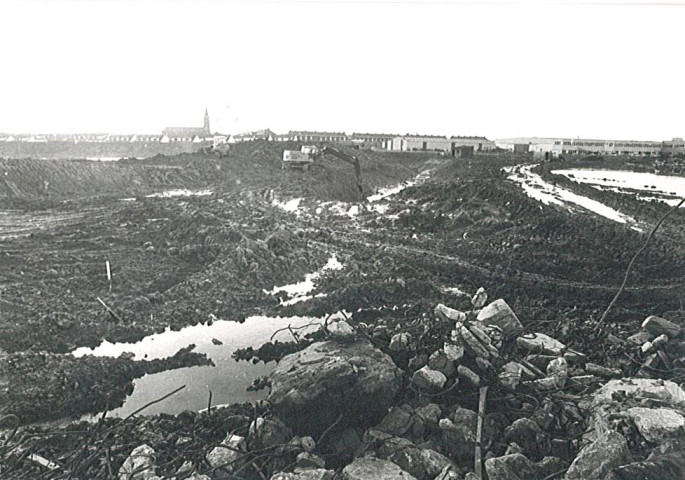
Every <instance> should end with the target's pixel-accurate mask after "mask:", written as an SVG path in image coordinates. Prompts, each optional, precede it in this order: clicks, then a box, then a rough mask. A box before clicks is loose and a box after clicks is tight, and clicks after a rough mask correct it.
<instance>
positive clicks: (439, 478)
mask: <svg viewBox="0 0 685 480" xmlns="http://www.w3.org/2000/svg"><path fill="white" fill-rule="evenodd" d="M433 480H461V475H459V473H458V472H457V469H456V468H455V467H453V466H452V465H445V468H443V469H442V470H441V471H440V473H438V474H437V475H436V476H435V478H434V479H433ZM466 480H468V474H467V479H466ZM476 480H480V479H476Z"/></svg>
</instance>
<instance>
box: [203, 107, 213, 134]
mask: <svg viewBox="0 0 685 480" xmlns="http://www.w3.org/2000/svg"><path fill="white" fill-rule="evenodd" d="M204 127H205V132H206V133H207V135H211V134H212V131H211V130H210V129H209V112H208V111H207V108H205V125H204Z"/></svg>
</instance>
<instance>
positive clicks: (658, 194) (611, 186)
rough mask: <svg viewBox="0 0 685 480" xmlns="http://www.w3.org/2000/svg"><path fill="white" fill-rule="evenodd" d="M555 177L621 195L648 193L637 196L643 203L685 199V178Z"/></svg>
mask: <svg viewBox="0 0 685 480" xmlns="http://www.w3.org/2000/svg"><path fill="white" fill-rule="evenodd" d="M552 173H553V174H555V175H563V176H565V177H567V178H569V179H570V180H573V181H574V182H578V183H587V184H590V185H596V186H598V187H601V188H602V189H604V190H610V191H614V192H619V193H629V194H635V193H636V191H639V192H648V193H649V195H648V196H645V195H642V194H638V195H637V198H638V199H641V200H658V201H661V202H664V203H668V204H670V205H675V204H677V203H678V199H679V198H682V197H685V177H674V176H669V175H656V174H654V173H646V172H629V171H625V170H586V169H569V170H552Z"/></svg>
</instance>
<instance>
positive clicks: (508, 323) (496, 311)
mask: <svg viewBox="0 0 685 480" xmlns="http://www.w3.org/2000/svg"><path fill="white" fill-rule="evenodd" d="M476 320H478V321H479V322H483V324H485V325H494V326H495V327H497V328H499V329H500V331H501V332H502V333H503V334H504V337H505V338H507V339H510V338H514V337H516V336H518V335H520V334H521V333H522V332H523V325H522V324H521V322H520V321H519V319H518V318H517V317H516V315H515V314H514V312H513V311H512V310H511V308H509V305H507V302H505V301H504V300H503V299H501V298H500V299H498V300H495V301H494V302H492V303H491V304H489V305H488V306H486V307H485V308H483V310H481V312H480V313H479V314H478V316H477V317H476Z"/></svg>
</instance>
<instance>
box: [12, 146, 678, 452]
mask: <svg viewBox="0 0 685 480" xmlns="http://www.w3.org/2000/svg"><path fill="white" fill-rule="evenodd" d="M293 146H295V145H293ZM293 146H290V145H288V146H285V148H290V147H293ZM295 147H296V146H295ZM283 148H284V146H283V145H274V144H269V143H267V142H254V143H245V144H241V145H238V146H237V148H236V149H235V150H234V152H233V153H232V156H231V157H230V158H228V159H218V158H215V157H211V156H206V155H203V154H201V153H198V154H186V155H182V156H178V157H164V156H158V157H155V158H152V159H148V160H144V161H125V162H117V163H108V164H103V163H98V164H93V163H85V162H68V161H59V162H58V163H57V161H55V162H49V163H46V162H38V161H31V160H22V161H12V160H6V161H3V162H2V163H1V164H0V167H1V170H4V172H7V173H6V174H5V175H4V177H3V178H4V184H3V182H1V181H0V198H1V199H2V200H1V201H2V202H3V205H7V206H8V208H5V209H3V210H2V212H0V227H1V228H2V229H1V230H0V330H1V331H2V335H0V351H4V352H6V355H9V357H8V358H10V359H13V361H12V362H7V363H6V364H5V365H6V366H5V369H4V370H5V371H0V381H1V380H3V378H2V377H4V381H5V382H6V384H7V392H8V394H6V395H5V396H6V397H7V399H6V400H5V402H6V404H5V407H4V412H5V413H15V414H18V415H19V417H20V420H21V422H22V423H26V422H31V421H36V420H46V419H50V418H55V417H62V416H64V415H76V414H80V413H85V412H93V413H97V412H100V411H102V409H103V406H106V407H108V408H113V407H114V406H116V405H117V404H118V403H121V401H122V399H123V398H122V392H126V391H127V390H128V389H130V385H131V381H132V380H133V379H134V378H136V377H139V376H141V375H143V374H144V373H146V372H149V371H158V370H159V369H161V368H174V367H177V366H181V365H183V364H185V365H189V364H192V363H193V362H195V363H199V362H202V361H203V359H202V358H196V357H193V356H192V355H189V354H188V353H187V352H182V353H181V357H182V358H183V360H182V361H180V362H176V364H174V362H169V364H167V365H166V366H160V365H155V366H151V365H139V364H140V363H143V362H134V361H132V360H130V359H127V358H120V359H107V360H106V361H104V360H102V359H97V360H96V359H94V358H93V357H83V358H80V359H73V357H71V356H70V355H68V354H67V353H68V352H69V351H71V350H73V349H75V348H76V347H80V346H95V345H97V344H98V343H99V342H100V341H101V340H102V339H107V340H109V341H112V342H115V341H135V340H138V339H140V338H142V337H144V336H146V335H148V334H151V333H154V332H160V331H162V330H164V329H165V328H166V327H167V326H171V328H173V329H180V328H181V327H183V326H187V325H193V324H196V323H198V322H207V321H211V320H212V319H217V318H220V319H225V320H235V321H241V320H242V319H244V318H245V317H247V316H250V315H254V314H267V315H281V316H285V315H295V314H297V315H312V316H319V317H320V316H324V315H327V314H331V313H334V312H337V311H340V310H344V311H346V312H354V313H353V315H352V317H353V320H355V321H362V322H365V323H367V324H373V323H374V322H378V321H382V322H384V324H387V325H391V326H392V325H397V324H404V323H407V322H411V321H413V320H415V319H416V318H417V315H418V314H419V313H420V312H425V311H431V310H432V308H433V307H434V306H435V305H436V304H437V303H445V304H447V305H450V306H452V307H454V308H457V309H460V308H461V309H468V308H469V305H470V304H469V297H468V296H467V295H461V294H459V293H454V290H449V288H454V287H456V288H458V289H459V290H461V291H463V292H467V293H468V294H473V293H474V292H475V291H476V290H477V289H478V288H479V287H485V288H486V290H487V291H488V292H490V297H491V298H504V299H506V300H507V302H508V303H509V304H510V305H511V306H512V308H513V309H514V311H516V312H517V314H518V316H519V318H520V319H521V321H522V322H523V325H524V326H525V328H526V330H528V331H533V330H535V331H542V332H545V333H548V334H550V335H553V336H555V337H556V338H558V339H559V340H561V341H562V342H564V343H566V344H567V345H568V346H569V347H571V348H574V349H576V350H579V351H583V352H586V353H587V354H588V355H589V357H590V359H591V360H593V361H595V362H596V363H600V364H602V365H606V366H614V367H619V368H622V369H623V370H624V371H625V373H626V374H630V373H634V372H635V371H636V370H637V368H638V367H639V364H638V363H637V362H636V361H635V359H632V358H631V357H630V356H629V355H626V354H625V352H624V351H622V350H621V348H620V347H619V346H611V345H608V344H607V342H606V341H605V338H606V335H607V334H608V333H612V334H615V335H617V336H619V337H623V338H625V337H626V336H627V335H630V334H632V333H635V332H636V331H637V330H638V327H639V322H640V321H641V320H643V319H644V318H645V316H647V315H660V316H664V317H666V318H671V319H674V320H679V319H682V318H683V316H684V314H683V310H682V301H683V298H685V276H684V275H685V274H684V272H685V268H684V267H685V242H683V240H684V239H683V236H684V235H685V230H684V229H683V228H682V225H683V224H684V221H685V213H684V212H682V211H679V212H675V213H674V214H672V215H671V216H670V217H669V219H668V221H667V222H666V223H665V224H664V225H663V227H662V228H661V230H660V231H659V233H658V234H657V235H656V237H655V238H654V239H653V240H652V241H651V243H650V245H649V248H648V249H646V250H645V251H644V252H643V254H642V255H641V257H640V258H639V260H638V261H637V262H636V263H635V265H634V268H633V272H632V275H631V276H630V279H629V282H628V286H627V288H626V290H625V292H624V294H623V295H622V297H621V299H620V301H619V302H618V303H617V304H616V306H615V307H614V309H613V310H612V312H611V315H610V316H609V317H608V319H607V321H606V324H605V326H606V330H605V331H603V332H600V333H598V332H596V331H594V330H593V328H592V327H594V325H595V322H596V321H597V320H598V319H599V317H600V315H601V313H602V311H603V310H604V309H605V308H606V306H607V304H608V303H609V301H610V300H611V298H612V297H613V296H614V294H615V293H616V291H617V289H618V287H619V285H620V284H621V282H622V280H623V273H624V269H625V267H626V266H627V264H628V262H629V261H630V258H631V257H632V255H633V254H634V253H635V251H636V250H637V249H638V248H639V247H640V245H641V244H642V243H643V242H644V241H645V238H646V235H647V232H648V231H649V228H650V227H651V226H653V225H654V224H655V223H656V220H657V219H658V218H659V216H661V215H663V214H664V213H665V212H666V211H667V210H668V207H667V206H665V205H662V204H656V203H645V202H640V201H638V200H635V199H633V198H631V197H629V196H625V195H620V194H617V193H612V192H600V191H598V190H596V189H593V188H591V187H588V186H580V185H577V184H574V183H573V182H570V181H567V180H565V179H561V178H555V180H556V181H557V182H558V183H559V184H560V185H561V184H563V185H564V186H565V187H569V188H572V189H573V190H574V191H577V192H579V193H582V194H584V195H586V196H590V197H592V198H595V199H597V200H600V201H602V202H604V203H606V204H608V205H610V206H612V207H614V208H616V209H618V210H620V211H621V212H622V213H626V214H629V215H631V216H633V217H634V218H635V219H637V220H638V221H639V222H640V224H641V225H643V227H644V228H643V232H638V231H635V230H633V229H631V228H629V227H627V226H626V225H623V224H618V223H614V222H611V221H610V220H607V219H605V218H602V217H599V216H596V215H594V214H592V213H590V212H579V213H578V212H577V213H574V214H570V213H569V212H568V211H567V210H565V209H564V208H561V207H556V206H543V205H542V204H541V203H539V202H537V201H535V200H533V199H530V198H529V197H527V196H526V195H525V193H524V192H523V191H522V190H521V189H520V187H519V186H518V185H516V184H514V183H512V182H510V181H508V180H507V179H506V174H504V173H502V172H501V168H502V167H503V166H506V165H516V164H521V163H527V162H532V159H530V158H529V157H527V156H514V155H510V154H503V155H483V156H476V157H474V158H472V159H450V158H444V157H439V156H433V155H428V154H418V153H417V154H394V155H393V154H389V153H377V152H366V151H361V152H360V151H354V150H350V152H351V153H354V154H356V155H358V156H360V158H361V161H362V171H363V177H364V187H365V189H366V190H367V192H366V193H367V194H371V193H373V192H374V191H375V190H376V189H377V188H380V187H385V186H392V185H396V184H398V183H401V182H404V181H409V180H412V179H415V178H416V176H417V175H419V174H420V173H421V172H429V173H430V175H429V176H427V177H426V176H425V175H424V177H425V180H424V181H423V182H421V183H419V184H417V185H414V186H410V187H408V188H406V189H404V190H403V191H401V192H400V193H398V194H396V195H394V196H392V197H389V198H388V199H387V200H385V201H382V202H379V203H383V204H387V207H384V208H385V211H383V213H380V212H379V211H374V210H371V211H368V209H367V206H365V205H363V204H357V203H356V202H358V201H359V200H360V199H359V198H358V197H357V196H356V190H355V184H354V175H353V172H352V171H351V168H349V167H348V166H347V165H346V164H342V163H339V162H336V161H335V160H334V159H333V160H330V159H325V160H324V161H323V163H322V166H321V167H319V168H316V169H313V170H311V171H310V172H300V171H283V170H281V165H280V155H281V151H282V149H283ZM612 162H617V163H618V164H619V166H620V164H622V165H624V166H625V165H626V162H627V161H626V160H620V159H619V160H612ZM629 162H636V160H635V159H630V160H629ZM637 162H638V165H639V168H642V169H645V170H649V169H651V168H653V167H654V160H653V159H643V160H637ZM589 164H591V165H592V166H593V167H597V164H596V163H592V162H590V163H589ZM575 165H588V162H586V161H583V159H569V160H567V161H566V162H564V163H563V167H564V168H569V167H572V166H575ZM612 166H613V165H612ZM554 167H556V166H554ZM549 168H552V167H551V166H550V165H545V166H542V167H539V172H540V173H541V174H542V175H543V176H546V178H547V177H549V175H550V174H549V173H548V170H549ZM77 172H78V173H77ZM45 182H48V184H49V185H48V186H47V187H46V185H45ZM178 188H187V189H191V190H201V189H209V190H211V191H212V194H211V195H205V196H188V197H172V198H150V197H146V195H149V194H151V193H154V192H160V191H165V190H172V189H178ZM292 198H303V200H302V201H301V202H300V207H301V208H300V210H299V211H298V212H289V211H286V210H284V209H283V208H279V207H278V206H277V204H279V203H280V204H282V203H284V202H285V201H287V200H289V199H292ZM340 202H346V203H340ZM355 205H358V208H359V209H360V210H361V213H360V214H359V215H356V216H353V217H351V216H349V215H347V212H348V211H349V209H350V208H352V207H354V206H355ZM331 254H335V255H336V257H337V258H338V260H340V262H341V263H342V264H343V265H344V269H343V270H341V271H334V272H330V273H329V274H324V275H323V277H322V278H321V279H320V280H319V282H318V284H317V288H316V290H315V292H314V293H325V294H326V296H325V297H320V298H313V299H311V300H309V301H306V302H301V303H297V304H295V305H291V306H282V305H280V303H279V298H278V297H277V296H272V295H270V294H268V293H265V290H267V291H268V290H271V289H272V288H273V287H274V286H276V285H283V284H287V283H293V282H297V281H299V280H301V279H302V278H304V275H305V274H306V273H309V272H313V271H316V270H317V269H319V268H320V267H321V266H322V265H324V264H325V263H326V260H327V259H328V258H329V257H330V255H331ZM107 261H108V262H109V263H110V265H111V272H112V278H111V282H110V281H109V280H108V278H107V275H106V268H105V262H107ZM98 299H100V300H101V301H100V300H98ZM103 303H104V304H105V305H107V306H108V307H109V308H110V309H111V310H107V309H105V307H103ZM248 356H249V355H248ZM264 357H267V358H269V355H261V358H264ZM271 357H274V358H278V357H279V354H278V352H276V353H274V352H272V354H271ZM46 358H47V359H49V361H46ZM179 358H180V357H179ZM17 359H21V361H18V360H17ZM56 365H59V367H54V368H53V366H56ZM55 369H57V370H55ZM54 371H59V376H60V380H59V381H53V380H54V379H52V378H51V379H50V381H46V380H47V379H48V378H50V377H51V375H53V373H52V372H54ZM103 372H108V375H103V374H102V373H103ZM84 392H94V393H88V394H85V393H84ZM193 419H194V417H193ZM193 419H190V418H188V419H183V420H181V419H178V420H175V421H186V420H188V421H191V420H193ZM193 421H195V422H196V423H197V420H196V419H195V420H193ZM217 431H218V430H217ZM134 436H135V435H134ZM137 440H139V439H137ZM212 441H215V439H214V437H212ZM64 445H65V446H64V448H68V442H64ZM127 445H128V444H127ZM133 446H135V445H131V448H132V447H133ZM50 448H57V447H54V446H51V447H50ZM120 450H121V452H120V455H119V456H118V457H117V458H118V459H119V460H117V461H123V458H125V457H124V454H125V453H128V452H127V449H126V448H122V449H120ZM128 451H130V449H128ZM115 463H116V462H115Z"/></svg>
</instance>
